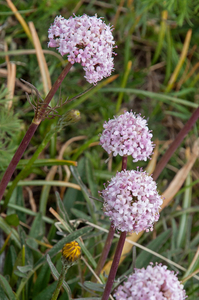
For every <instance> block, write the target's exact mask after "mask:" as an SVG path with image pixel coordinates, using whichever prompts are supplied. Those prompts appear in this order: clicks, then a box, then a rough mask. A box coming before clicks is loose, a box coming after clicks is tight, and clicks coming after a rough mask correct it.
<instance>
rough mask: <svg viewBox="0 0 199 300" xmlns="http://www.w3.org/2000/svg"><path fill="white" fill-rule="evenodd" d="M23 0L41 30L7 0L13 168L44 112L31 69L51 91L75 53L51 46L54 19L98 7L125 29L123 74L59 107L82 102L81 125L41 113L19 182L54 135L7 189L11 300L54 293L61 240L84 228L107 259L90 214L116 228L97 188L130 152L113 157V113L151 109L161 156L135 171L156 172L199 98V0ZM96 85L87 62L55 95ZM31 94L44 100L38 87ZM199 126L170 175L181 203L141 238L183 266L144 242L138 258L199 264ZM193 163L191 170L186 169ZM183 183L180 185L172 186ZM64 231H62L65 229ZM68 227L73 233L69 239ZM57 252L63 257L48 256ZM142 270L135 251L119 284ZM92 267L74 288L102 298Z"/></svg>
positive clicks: (3, 238) (78, 272)
mask: <svg viewBox="0 0 199 300" xmlns="http://www.w3.org/2000/svg"><path fill="white" fill-rule="evenodd" d="M13 4H14V5H15V7H16V8H17V10H18V12H19V15H20V16H21V17H22V18H23V19H22V20H24V21H25V23H26V24H27V25H28V26H29V27H27V28H28V30H29V31H28V30H27V29H26V27H25V25H24V23H23V22H22V21H20V19H19V15H18V16H17V15H16V13H14V12H13V10H14V8H13V7H12V2H10V1H8V0H7V1H1V2H0V7H1V10H0V35H1V36H0V37H1V43H0V46H1V52H0V64H1V65H0V81H1V83H2V87H1V90H0V170H1V177H2V175H3V173H4V171H5V169H6V167H7V166H8V164H9V162H10V160H11V158H12V155H13V153H14V151H15V150H16V149H17V147H18V145H19V144H20V141H21V139H22V138H23V136H24V134H25V132H26V130H27V128H28V126H29V125H30V123H31V121H32V118H33V117H34V111H33V109H32V107H31V106H30V104H29V102H28V101H27V99H26V95H25V92H28V93H29V94H31V90H30V88H29V86H27V85H26V84H25V83H22V82H20V80H19V79H20V78H22V79H24V80H25V81H27V82H30V83H31V84H33V85H34V86H35V87H36V88H37V89H38V90H39V92H40V94H41V95H42V97H44V96H45V95H46V94H47V91H48V89H49V85H50V82H49V78H50V79H51V82H52V83H54V82H55V80H56V79H57V77H58V76H59V74H60V73H61V71H62V69H63V66H64V65H65V64H66V63H67V60H66V58H65V57H63V58H62V57H61V56H60V55H58V53H57V52H56V50H52V49H50V50H49V49H48V46H47V44H48V28H49V27H50V24H51V23H53V20H54V18H55V17H56V16H57V15H62V16H64V17H65V18H69V17H70V16H71V15H72V14H73V13H75V14H76V15H82V14H84V13H85V14H88V15H89V16H92V15H95V14H97V15H98V16H99V17H103V18H104V20H105V21H106V23H110V24H112V25H113V27H114V28H115V29H114V31H113V35H114V37H115V40H116V45H117V48H116V49H115V52H116V53H117V56H116V57H115V71H114V73H113V74H112V76H111V77H110V78H109V79H105V80H103V81H102V82H100V83H99V84H98V85H97V86H96V87H94V88H93V89H92V90H91V91H89V92H88V93H86V94H85V95H83V96H81V97H80V98H78V99H77V100H74V101H73V102H71V103H70V104H68V105H66V106H63V107H62V108H61V109H59V110H58V112H59V114H60V115H63V114H64V113H66V112H67V111H69V109H71V108H77V109H78V110H79V111H80V113H81V120H80V121H79V122H78V123H76V124H73V125H70V126H67V127H64V128H63V129H62V130H61V131H60V132H55V125H56V124H57V122H58V118H55V119H53V120H49V119H46V120H45V121H43V122H42V123H41V125H40V126H39V128H38V130H37V131H36V133H35V135H34V137H33V139H32V140H31V144H30V145H29V147H28V149H27V151H26V152H25V155H24V157H23V159H22V160H21V161H20V163H19V165H18V167H17V170H16V171H15V174H14V176H13V178H12V181H13V180H14V179H15V178H16V176H17V175H18V174H20V171H21V170H22V169H23V168H24V166H25V165H26V164H27V162H28V160H29V159H30V158H31V157H32V155H33V154H34V153H35V151H36V150H37V149H38V147H39V146H40V145H41V143H42V142H43V141H45V138H46V135H47V133H48V132H49V131H50V132H51V133H52V137H51V139H50V142H49V143H47V144H46V145H45V147H44V149H42V151H41V152H40V154H39V157H38V158H37V159H36V160H35V162H34V163H33V165H32V166H31V169H30V170H28V171H27V172H26V173H25V174H22V175H23V176H21V178H19V179H20V180H18V181H17V183H16V184H17V187H16V188H15V189H14V191H13V193H12V194H11V195H10V196H9V197H8V196H7V199H8V201H7V202H8V204H5V205H4V206H2V211H1V216H0V228H1V235H0V245H1V247H0V248H1V250H0V251H1V252H0V253H1V258H2V259H1V263H0V268H1V274H2V275H0V295H1V299H17V297H19V298H18V299H34V300H35V299H37V300H39V299H43V298H45V300H48V299H51V297H52V293H53V291H54V289H55V287H56V281H55V277H56V276H55V274H56V271H55V270H54V269H53V265H52V262H53V264H54V265H55V267H56V269H57V270H58V272H60V269H61V261H60V256H61V254H60V252H59V250H60V249H61V248H62V246H63V245H64V242H67V241H70V240H73V239H75V238H78V237H79V236H81V235H83V236H82V239H83V242H84V245H85V248H86V249H87V250H85V249H84V250H83V256H84V258H85V260H86V261H87V262H88V264H89V265H91V266H92V268H93V269H95V266H96V262H97V261H98V258H99V256H100V253H101V251H102V247H103V243H104V241H105V239H106V233H105V232H103V231H101V230H99V229H92V231H91V228H93V227H92V225H91V224H90V227H87V226H86V225H88V223H86V222H90V223H92V224H95V225H97V226H99V227H100V228H104V229H108V228H109V220H108V219H107V218H104V215H103V211H102V203H100V202H97V201H96V202H95V203H93V200H91V199H90V198H89V196H88V195H89V194H91V195H92V196H93V197H97V198H99V195H98V191H99V190H102V189H103V183H104V182H106V181H107V180H108V179H110V178H111V176H113V175H114V174H115V173H116V171H117V170H120V169H121V158H120V157H116V158H113V159H112V160H110V161H109V163H107V162H106V160H107V158H108V156H107V153H105V152H104V151H103V149H102V148H101V147H100V146H99V145H98V141H99V133H100V132H102V128H103V127H102V126H103V123H104V121H107V120H108V119H109V118H112V117H113V116H114V115H116V114H120V113H121V112H122V111H124V110H128V111H130V110H132V111H133V112H136V113H141V115H142V116H145V117H146V118H147V119H148V124H149V128H150V129H151V130H152V131H153V137H154V138H153V139H154V142H155V143H156V145H157V146H156V149H155V152H154V155H153V158H152V160H151V161H150V163H149V164H147V162H146V163H143V162H141V163H133V162H132V160H131V159H130V157H129V158H128V169H136V168H137V166H139V167H142V168H143V169H147V170H148V171H149V172H150V173H151V172H153V171H154V169H155V166H156V162H157V161H158V160H159V158H160V157H161V156H162V155H163V153H164V152H165V150H166V149H167V148H168V146H169V144H170V143H171V141H172V140H173V139H175V137H176V135H177V133H178V132H179V131H180V129H181V128H182V127H183V125H184V124H185V122H186V121H187V120H188V119H189V118H190V116H191V114H192V112H193V111H194V110H195V108H196V107H198V88H199V84H198V80H199V73H198V67H199V62H198V59H199V49H198V43H199V29H198V28H199V17H198V12H199V3H198V1H197V0H195V1H194V0H193V1H188V0H185V1H176V0H175V1H174V0H166V1H162V2H161V3H160V1H156V0H143V1H137V0H135V1H132V0H129V1H122V0H121V1H108V2H107V1H69V0H59V1H51V0H48V1H47V0H44V1H38V0H34V1H21V0H20V1H13ZM29 22H32V23H31V24H34V26H33V27H35V29H36V33H37V35H38V38H39V41H40V43H41V47H42V49H43V50H45V51H44V55H45V59H46V63H47V68H46V67H45V65H44V64H43V60H42V58H41V60H39V58H38V56H39V54H41V53H42V51H41V49H40V50H38V49H37V47H36V45H39V42H38V41H37V42H36V38H35V37H34V36H33V33H34V29H31V28H32V27H31V26H32V25H31V24H30V23H29ZM29 28H30V29H29ZM15 68H16V73H15ZM48 74H49V75H48ZM14 86H15V88H14ZM87 88H89V84H88V83H87V82H86V80H85V78H84V71H83V70H82V67H81V66H80V65H78V64H75V65H74V67H73V68H72V70H71V71H70V72H69V74H68V75H67V77H66V78H65V80H64V82H63V84H62V86H61V89H60V91H59V93H57V94H56V96H55V97H54V99H53V104H54V105H55V104H56V103H57V102H58V100H59V99H60V98H61V99H62V100H63V101H64V100H66V99H67V98H68V97H69V98H71V97H74V96H76V95H77V94H79V93H82V92H83V91H85V90H86V89H87ZM31 99H32V101H34V95H32V98H31ZM198 126H199V125H198V123H197V124H196V125H195V126H194V127H193V129H192V130H191V131H190V132H189V134H188V135H187V137H186V139H185V140H184V141H183V143H182V144H181V145H180V147H179V148H178V149H177V151H176V152H175V153H174V155H173V157H172V158H171V159H170V161H169V163H168V164H167V166H166V168H165V169H164V170H163V172H162V173H161V175H160V176H159V178H158V181H157V184H158V189H159V191H160V193H163V192H164V193H165V194H164V195H166V197H167V198H168V199H169V200H168V201H169V202H170V204H169V205H168V206H167V207H166V208H165V209H164V210H163V211H162V213H161V217H160V220H159V222H157V224H156V225H155V229H154V231H153V232H152V233H145V234H144V235H142V237H141V238H140V239H139V241H138V243H139V244H141V245H143V246H145V247H147V249H151V250H154V251H156V252H157V253H158V254H161V255H162V256H164V257H165V258H168V259H170V260H172V261H173V262H174V263H177V264H179V265H180V266H181V267H182V268H181V269H179V268H178V267H177V266H176V265H173V264H171V263H166V262H165V261H163V260H162V258H158V257H157V256H156V255H154V254H151V253H149V252H147V249H146V250H141V249H139V247H136V251H137V259H136V263H135V264H136V267H139V268H140V267H146V266H147V265H148V264H149V262H150V261H153V262H162V263H164V264H165V263H166V264H168V267H169V268H170V269H173V270H175V271H178V272H179V278H180V279H182V278H183V277H187V276H188V275H189V274H191V273H192V272H194V271H196V270H197V269H198V268H199V258H198V241H199V234H198V228H199V222H198V219H199V203H198V202H199V200H198V196H199V192H198V191H199V189H198V187H199V185H198V184H199V172H198V159H197V149H196V150H192V149H193V145H194V143H195V141H196V140H197V138H198ZM195 148H196V146H195ZM194 151H195V152H194ZM68 161H74V162H77V168H76V167H74V165H75V164H76V163H71V162H68ZM70 165H73V166H72V167H69V166H70ZM187 165H188V166H189V167H190V168H189V169H188V170H187V169H185V168H184V166H187ZM182 168H183V169H182ZM181 169H182V170H183V173H180V172H179V171H180V170H181ZM175 176H178V177H175ZM80 178H81V180H80ZM171 183H172V184H173V186H172V191H170V190H168V189H167V188H168V186H169V185H170V184H171ZM72 184H75V185H72ZM81 189H82V191H80V190H81ZM55 191H58V192H59V194H60V197H61V199H63V202H62V201H61V200H60V198H59V196H58V195H57V196H56V195H55ZM165 191H166V192H165ZM4 201H5V199H4ZM2 203H3V202H1V204H2ZM62 205H63V206H64V207H63V206H62ZM50 207H52V208H53V209H54V210H55V211H57V212H58V213H59V214H60V216H61V217H62V218H63V219H64V218H65V221H62V222H61V223H62V225H60V227H59V230H58V228H57V227H56V226H58V225H57V224H56V226H55V222H57V220H56V218H55V217H56V216H55V215H54V216H53V215H52V213H50V212H49V208H50ZM64 209H65V210H66V211H67V213H68V218H69V219H70V220H73V222H72V224H73V226H72V228H71V229H70V230H71V233H70V234H69V235H68V232H66V231H67V230H66V227H65V228H64V227H63V224H65V226H66V224H68V223H67V222H68V221H67V220H68V219H67V218H66V215H65V214H62V212H63V210H64ZM57 231H60V232H59V234H58V233H57ZM64 234H66V237H64V238H63V235H64ZM67 239H68V240H67ZM116 241H117V238H115V240H114V242H116ZM114 246H115V243H113V245H112V248H111V254H110V255H109V259H110V258H111V255H112V254H113V253H114V249H115V248H114ZM88 250H89V252H88ZM46 253H48V254H49V257H51V259H52V261H50V260H48V262H47V261H46ZM49 265H50V266H51V269H50V267H49ZM183 268H184V269H183ZM185 269H186V270H185ZM51 270H52V271H51ZM131 271H132V251H131V250H126V257H125V260H124V262H123V263H122V264H121V265H120V268H119V270H118V273H117V278H118V281H117V282H116V285H118V282H119V280H123V279H124V275H126V274H128V273H130V272H131ZM52 273H53V274H54V275H52ZM196 273H197V272H196ZM91 276H92V273H91V271H90V270H89V269H88V267H87V266H86V265H85V262H83V261H82V260H81V261H80V262H79V263H78V265H76V266H73V267H71V268H70V270H69V271H68V273H67V275H66V282H67V283H68V284H69V286H70V289H71V291H72V297H73V298H78V297H80V296H81V297H86V296H87V297H88V295H89V293H90V294H91V295H93V296H92V297H94V296H95V297H97V296H98V297H100V295H101V293H100V292H101V291H102V287H101V285H94V284H90V283H89V282H87V281H90V280H91ZM102 280H104V279H103V278H102ZM198 280H199V278H198V277H197V278H196V277H192V278H191V279H189V280H187V281H186V282H185V289H186V292H187V294H188V296H189V299H198V295H199V285H198ZM85 281H86V283H85ZM12 290H13V291H14V292H15V293H16V294H14V293H13V292H12ZM66 290H67V288H66ZM88 291H89V293H88ZM92 293H93V294H92ZM15 297H16V298H15ZM59 299H67V293H66V291H64V290H63V291H62V293H61V294H60V297H59ZM92 299H93V298H92Z"/></svg>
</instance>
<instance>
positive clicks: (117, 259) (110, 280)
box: [101, 232, 126, 300]
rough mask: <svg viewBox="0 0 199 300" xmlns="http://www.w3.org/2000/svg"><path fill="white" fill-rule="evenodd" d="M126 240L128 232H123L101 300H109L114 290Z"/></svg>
mask: <svg viewBox="0 0 199 300" xmlns="http://www.w3.org/2000/svg"><path fill="white" fill-rule="evenodd" d="M125 239H126V232H122V233H121V235H120V239H119V242H118V245H117V249H116V251H115V256H114V259H113V262H112V265H111V270H110V273H109V276H108V280H107V282H106V286H105V290H104V293H103V296H102V299H101V300H108V298H109V295H110V293H111V289H112V286H113V282H114V279H115V275H116V273H117V268H118V265H119V262H120V257H121V254H122V249H123V246H124V242H125Z"/></svg>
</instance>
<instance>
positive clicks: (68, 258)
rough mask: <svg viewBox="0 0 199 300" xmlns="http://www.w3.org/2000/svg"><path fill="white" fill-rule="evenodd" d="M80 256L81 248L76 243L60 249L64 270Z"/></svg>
mask: <svg viewBox="0 0 199 300" xmlns="http://www.w3.org/2000/svg"><path fill="white" fill-rule="evenodd" d="M80 256H81V247H80V246H79V244H78V242H76V241H73V242H70V243H67V244H65V245H64V247H63V248H62V263H63V265H64V266H65V268H68V267H71V266H72V265H73V264H74V263H75V262H76V261H77V260H78V259H79V258H80Z"/></svg>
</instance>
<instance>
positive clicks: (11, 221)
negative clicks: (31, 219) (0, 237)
mask: <svg viewBox="0 0 199 300" xmlns="http://www.w3.org/2000/svg"><path fill="white" fill-rule="evenodd" d="M5 221H6V222H7V223H8V225H11V226H15V227H17V226H18V225H19V218H18V215H17V214H12V215H8V216H6V217H5Z"/></svg>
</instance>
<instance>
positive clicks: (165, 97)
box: [100, 88, 198, 108]
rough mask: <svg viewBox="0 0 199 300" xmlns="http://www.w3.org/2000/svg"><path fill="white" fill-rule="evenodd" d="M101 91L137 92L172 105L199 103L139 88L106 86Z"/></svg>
mask: <svg viewBox="0 0 199 300" xmlns="http://www.w3.org/2000/svg"><path fill="white" fill-rule="evenodd" d="M100 91H101V92H117V93H120V92H124V93H131V94H135V95H138V96H139V95H140V96H144V97H149V98H151V99H156V100H160V101H162V102H165V103H169V104H170V105H172V104H173V103H179V104H182V105H185V106H189V107H194V108H197V107H198V104H197V103H193V102H190V101H187V100H184V99H179V98H176V97H173V96H169V95H165V94H160V93H153V92H149V91H143V90H137V89H129V88H104V89H101V90H100Z"/></svg>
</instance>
